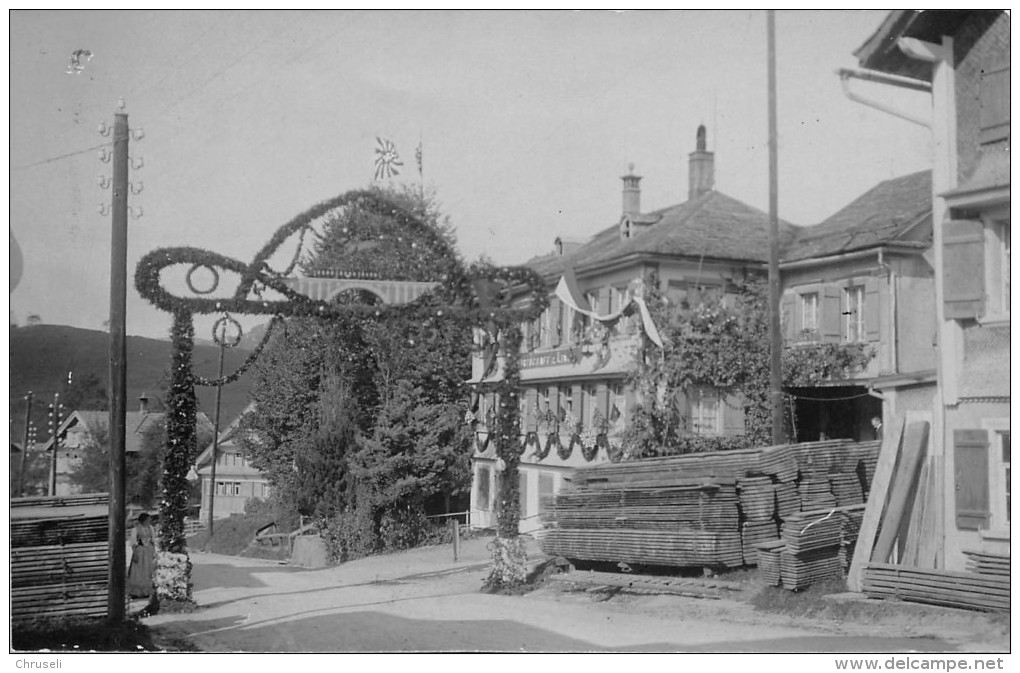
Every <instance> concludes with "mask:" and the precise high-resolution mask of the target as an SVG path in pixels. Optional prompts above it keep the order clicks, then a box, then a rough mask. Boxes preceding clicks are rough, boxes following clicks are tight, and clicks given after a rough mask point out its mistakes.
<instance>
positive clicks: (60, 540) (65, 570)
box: [11, 494, 109, 622]
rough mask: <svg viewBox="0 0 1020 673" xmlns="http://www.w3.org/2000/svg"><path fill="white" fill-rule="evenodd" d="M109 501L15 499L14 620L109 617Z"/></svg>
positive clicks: (90, 496)
mask: <svg viewBox="0 0 1020 673" xmlns="http://www.w3.org/2000/svg"><path fill="white" fill-rule="evenodd" d="M108 500H109V497H108V495H107V494H88V495H83V496H63V497H55V498H15V499H12V500H11V619H12V621H14V622H20V621H25V620H29V619H34V618H39V617H58V616H65V615H79V616H98V615H104V614H106V610H107V593H108V587H107V584H108V570H107V568H108V543H107V532H108V531H107V529H108V512H107V502H108Z"/></svg>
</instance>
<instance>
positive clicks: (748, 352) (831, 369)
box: [610, 277, 874, 460]
mask: <svg viewBox="0 0 1020 673" xmlns="http://www.w3.org/2000/svg"><path fill="white" fill-rule="evenodd" d="M649 286H650V288H653V289H651V290H649V297H648V305H649V309H650V310H651V311H652V313H653V319H654V320H655V324H656V325H657V326H658V328H659V330H660V333H662V334H663V336H664V337H665V340H666V343H665V348H664V349H662V350H658V349H647V350H646V351H645V352H644V353H643V356H642V357H641V359H640V362H639V365H638V367H637V368H636V369H635V371H634V373H633V374H632V377H631V383H632V385H634V387H635V389H636V391H637V397H638V404H637V405H636V408H635V409H634V412H633V413H632V415H631V418H630V420H629V422H628V425H627V428H626V430H625V432H624V435H623V443H622V446H620V447H619V448H611V449H610V457H611V458H612V459H614V460H629V459H634V458H642V457H651V456H657V455H670V454H678V453H694V452H700V451H724V450H731V449H742V448H747V447H750V446H760V445H763V444H768V443H769V442H770V441H771V411H770V400H769V391H770V380H769V339H768V287H767V284H766V282H765V280H764V279H763V278H760V277H749V278H747V279H743V280H739V281H737V282H736V283H735V287H734V290H735V292H734V293H731V294H730V296H729V297H728V298H725V299H724V298H716V299H712V300H708V301H705V302H703V303H699V304H697V305H695V306H681V305H679V304H678V303H676V302H670V301H668V300H667V299H666V298H665V297H664V296H663V295H662V294H661V293H660V292H659V291H658V290H656V289H654V288H657V287H658V283H657V282H656V281H655V279H653V281H652V282H651V283H649ZM873 357H874V349H873V348H871V347H870V346H868V345H866V344H813V345H807V346H805V345H798V346H795V347H790V348H786V349H784V353H783V373H784V383H785V385H786V386H788V387H796V386H804V385H814V384H816V383H817V382H819V381H823V380H831V379H840V378H848V377H849V376H850V375H852V373H854V372H855V371H858V370H860V369H861V368H863V367H864V366H866V365H867V363H868V362H869V361H870V360H871V359H872V358H873ZM697 387H706V388H711V389H712V390H714V391H716V392H717V393H718V394H719V396H720V398H721V400H727V401H728V400H730V399H737V400H741V403H742V404H743V409H742V411H743V414H744V433H743V434H740V435H719V436H706V435H697V434H694V433H692V432H691V428H690V422H689V419H688V418H687V417H686V413H685V412H686V408H685V406H686V405H685V404H683V401H684V398H683V395H684V392H685V391H690V390H692V389H694V388H697ZM730 396H732V397H730ZM721 403H726V402H721Z"/></svg>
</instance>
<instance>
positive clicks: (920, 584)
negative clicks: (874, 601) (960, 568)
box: [863, 563, 1009, 612]
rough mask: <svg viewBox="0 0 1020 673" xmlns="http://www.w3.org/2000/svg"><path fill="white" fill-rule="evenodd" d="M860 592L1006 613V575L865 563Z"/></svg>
mask: <svg viewBox="0 0 1020 673" xmlns="http://www.w3.org/2000/svg"><path fill="white" fill-rule="evenodd" d="M863 588H864V593H866V594H867V595H868V597H869V598H883V599H895V600H902V601H908V602H912V603H925V604H928V605H942V606H946V607H952V608H964V609H967V610H980V611H983V612H1009V575H979V574H977V573H967V572H964V573H960V572H949V571H946V570H932V569H928V568H908V567H905V566H898V565H891V564H886V563H869V564H868V565H867V567H866V568H865V569H864V582H863Z"/></svg>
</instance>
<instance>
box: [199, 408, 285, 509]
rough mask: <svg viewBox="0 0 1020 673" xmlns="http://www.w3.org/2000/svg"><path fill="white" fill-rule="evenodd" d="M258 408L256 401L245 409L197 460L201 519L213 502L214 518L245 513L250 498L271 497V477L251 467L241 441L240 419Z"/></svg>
mask: <svg viewBox="0 0 1020 673" xmlns="http://www.w3.org/2000/svg"><path fill="white" fill-rule="evenodd" d="M254 411H255V403H254V402H252V403H250V404H249V405H248V406H247V407H245V408H244V411H242V412H241V413H240V414H239V415H238V416H237V418H235V419H234V420H233V421H232V422H231V423H230V425H228V426H227V428H226V429H225V430H224V431H223V433H222V434H221V435H220V437H219V438H218V440H217V441H215V442H214V443H210V444H209V445H208V446H206V447H205V449H204V450H203V451H202V453H200V454H199V455H198V458H196V459H195V465H194V474H195V475H197V476H198V479H199V485H200V487H201V491H200V492H201V494H202V507H201V512H200V514H199V516H200V519H201V520H202V521H206V519H207V517H208V512H209V507H210V504H211V505H212V508H213V517H214V518H218V519H222V518H224V517H228V516H230V515H231V514H240V513H243V512H244V505H245V503H246V502H247V501H248V500H249V499H250V498H267V497H269V480H268V479H266V477H265V476H264V475H263V474H262V473H261V472H259V471H258V470H257V469H255V468H254V467H252V466H251V462H250V461H249V459H248V453H247V451H246V450H245V447H244V444H243V443H242V442H241V435H240V434H239V433H240V425H241V419H242V418H244V416H245V415H246V414H250V413H253V412H254ZM214 448H215V451H216V477H215V484H214V483H213V474H212V472H213V469H212V467H213V450H214Z"/></svg>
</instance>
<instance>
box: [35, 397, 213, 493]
mask: <svg viewBox="0 0 1020 673" xmlns="http://www.w3.org/2000/svg"><path fill="white" fill-rule="evenodd" d="M138 401H139V406H138V411H129V412H127V413H126V414H125V418H124V421H125V428H126V432H125V433H124V452H125V453H126V454H127V456H128V458H129V459H130V457H131V456H135V455H137V454H138V452H139V451H140V450H141V449H142V444H143V442H144V440H145V436H146V434H148V433H150V432H157V431H158V430H159V427H160V426H161V425H162V423H163V419H164V417H165V416H166V414H165V413H163V412H161V411H149V398H147V397H146V396H145V395H142V396H141V397H140V398H139V399H138ZM196 423H197V426H198V427H199V428H200V431H201V432H211V431H212V422H211V421H210V420H209V418H208V417H207V416H206V415H205V414H204V413H203V412H201V411H200V412H198V415H197V417H196ZM109 427H110V412H109V411H93V410H88V409H76V410H75V411H73V412H71V414H70V415H69V416H68V417H67V418H66V419H65V420H64V422H63V423H61V424H60V428H59V429H58V431H57V434H58V436H59V437H60V448H59V450H58V451H57V460H56V473H57V474H56V491H55V493H54V495H75V494H77V493H80V492H81V488H80V487H79V486H78V485H77V484H75V483H73V481H72V479H71V474H72V473H73V472H74V471H75V470H77V469H78V468H79V467H80V466H81V464H82V459H83V458H84V456H85V453H86V452H87V451H90V450H94V449H97V448H99V447H100V445H102V444H103V443H106V442H108V441H109V440H108V432H109ZM53 444H54V442H53V438H52V437H51V438H50V439H49V440H47V442H46V443H45V444H43V445H42V448H41V451H43V452H44V453H46V454H48V456H49V460H50V461H51V463H50V465H51V466H52V465H53V462H52V455H53V454H52V453H51V452H52V451H53V448H54V447H53ZM51 470H52V467H51Z"/></svg>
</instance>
